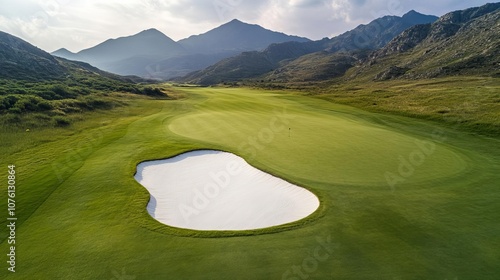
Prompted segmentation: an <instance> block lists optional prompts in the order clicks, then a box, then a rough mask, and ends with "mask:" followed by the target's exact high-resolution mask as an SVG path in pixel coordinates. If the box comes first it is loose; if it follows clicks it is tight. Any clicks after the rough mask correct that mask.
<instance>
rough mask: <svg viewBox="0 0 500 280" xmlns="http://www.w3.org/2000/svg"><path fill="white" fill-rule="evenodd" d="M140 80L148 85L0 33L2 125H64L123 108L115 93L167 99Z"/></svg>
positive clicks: (155, 88) (141, 80)
mask: <svg viewBox="0 0 500 280" xmlns="http://www.w3.org/2000/svg"><path fill="white" fill-rule="evenodd" d="M138 82H146V81H145V80H143V79H140V78H138V77H121V76H117V75H114V74H110V73H107V72H104V71H101V70H99V69H97V68H95V67H92V66H90V65H89V64H86V63H83V62H74V61H69V60H66V59H62V58H55V57H53V56H51V55H50V54H48V53H46V52H44V51H42V50H40V49H38V48H36V47H34V46H32V45H31V44H29V43H27V42H25V41H23V40H21V39H19V38H17V37H14V36H12V35H9V34H7V33H3V32H0V124H2V125H4V126H8V127H24V128H32V127H37V126H67V125H69V124H71V122H72V121H73V120H74V119H75V118H78V114H79V113H82V112H85V111H92V110H96V109H110V108H113V107H116V106H121V105H123V104H124V101H122V100H121V99H122V98H120V97H119V95H123V94H135V95H144V96H149V97H154V98H167V97H168V96H167V95H166V93H165V92H164V91H163V90H161V89H159V88H158V87H154V86H153V87H151V86H145V85H140V84H138Z"/></svg>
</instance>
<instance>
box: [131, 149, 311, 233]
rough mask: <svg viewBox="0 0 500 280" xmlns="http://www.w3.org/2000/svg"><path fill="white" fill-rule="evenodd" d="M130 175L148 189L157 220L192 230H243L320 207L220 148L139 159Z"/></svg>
mask: <svg viewBox="0 0 500 280" xmlns="http://www.w3.org/2000/svg"><path fill="white" fill-rule="evenodd" d="M135 179H136V180H137V181H138V182H139V183H140V184H142V185H143V186H144V187H146V189H147V190H148V191H149V193H150V194H151V199H150V201H149V203H148V206H147V210H148V212H149V214H150V215H151V216H152V217H154V218H155V219H156V220H158V221H160V222H161V223H164V224H167V225H170V226H174V227H180V228H187V229H195V230H246V229H258V228H266V227H270V226H276V225H281V224H286V223H290V222H293V221H297V220H300V219H302V218H304V217H306V216H308V215H310V214H311V213H313V212H314V211H315V210H316V209H317V208H318V207H319V200H318V198H317V197H316V196H315V195H314V194H312V193H311V192H309V191H308V190H306V189H304V188H301V187H298V186H295V185H292V184H290V183H288V182H286V181H284V180H282V179H279V178H277V177H274V176H272V175H270V174H267V173H265V172H262V171H260V170H258V169H256V168H254V167H252V166H251V165H249V164H248V163H247V162H246V161H245V160H244V159H242V158H240V157H238V156H236V155H234V154H231V153H226V152H220V151H208V150H204V151H194V152H189V153H185V154H181V155H179V156H176V157H173V158H170V159H166V160H157V161H149V162H143V163H141V164H139V165H138V166H137V173H136V175H135Z"/></svg>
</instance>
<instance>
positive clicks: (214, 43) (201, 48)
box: [178, 19, 310, 54]
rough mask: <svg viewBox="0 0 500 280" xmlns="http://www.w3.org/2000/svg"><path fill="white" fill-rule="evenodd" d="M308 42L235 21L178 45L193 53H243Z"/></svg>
mask: <svg viewBox="0 0 500 280" xmlns="http://www.w3.org/2000/svg"><path fill="white" fill-rule="evenodd" d="M290 41H295V42H308V41H310V40H309V39H307V38H303V37H298V36H290V35H286V34H284V33H280V32H275V31H271V30H268V29H265V28H263V27H261V26H259V25H256V24H248V23H244V22H241V21H239V20H237V19H234V20H232V21H230V22H228V23H226V24H223V25H221V26H219V27H217V28H215V29H212V30H210V31H208V32H206V33H204V34H201V35H193V36H191V37H189V38H186V39H183V40H180V41H179V42H178V43H179V44H181V45H182V46H183V47H184V48H186V49H187V50H189V51H190V52H192V53H197V54H198V53H199V54H212V53H223V52H229V53H235V52H237V53H241V52H244V51H257V50H263V49H264V48H266V47H267V46H269V45H270V44H273V43H283V42H290Z"/></svg>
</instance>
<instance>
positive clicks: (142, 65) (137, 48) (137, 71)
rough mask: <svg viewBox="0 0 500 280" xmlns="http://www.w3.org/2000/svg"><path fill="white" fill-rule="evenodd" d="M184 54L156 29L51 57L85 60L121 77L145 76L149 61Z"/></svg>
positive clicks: (175, 44) (182, 49)
mask: <svg viewBox="0 0 500 280" xmlns="http://www.w3.org/2000/svg"><path fill="white" fill-rule="evenodd" d="M185 53H186V51H185V50H184V48H183V47H182V46H180V45H179V44H177V43H176V42H175V41H173V40H172V39H170V38H169V37H167V36H166V35H165V34H163V33H161V32H160V31H158V30H156V29H148V30H144V31H142V32H139V33H137V34H135V35H132V36H127V37H120V38H117V39H109V40H106V41H105V42H103V43H101V44H98V45H97V46H94V47H92V48H88V49H85V50H82V51H80V52H78V53H76V54H73V53H71V52H69V51H67V50H66V49H60V50H58V51H56V52H54V53H52V54H53V55H56V56H59V57H63V58H66V59H71V60H79V61H84V62H87V63H90V64H92V65H94V66H96V67H98V68H101V69H103V70H106V71H110V72H113V73H116V74H120V75H143V76H144V75H145V73H147V71H146V67H147V66H148V65H149V64H151V63H152V62H154V61H158V60H162V59H165V58H168V57H173V56H177V55H182V54H185ZM130 61H133V62H134V63H130Z"/></svg>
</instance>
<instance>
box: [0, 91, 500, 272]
mask: <svg viewBox="0 0 500 280" xmlns="http://www.w3.org/2000/svg"><path fill="white" fill-rule="evenodd" d="M182 90H183V91H185V95H186V96H187V98H186V99H183V100H146V99H140V98H138V99H136V100H134V102H131V103H130V106H126V107H123V108H117V109H114V110H110V111H98V112H94V113H92V114H89V113H84V114H82V120H81V121H79V122H76V123H75V124H73V125H72V126H69V127H64V128H51V129H48V128H46V129H39V130H37V129H35V130H31V131H29V132H26V131H25V130H20V129H10V130H9V128H6V127H3V128H2V130H3V131H2V132H1V133H0V139H1V140H2V143H5V144H4V145H3V146H2V147H1V150H0V151H1V153H2V155H6V156H4V157H2V159H1V160H0V162H1V164H0V166H4V167H5V168H6V166H7V164H15V165H16V166H17V172H18V173H17V176H18V182H17V185H18V196H17V199H18V218H19V220H18V228H17V235H18V242H19V244H18V251H17V254H18V259H17V261H18V266H17V270H18V272H16V274H11V273H7V270H6V268H5V264H4V269H2V271H0V277H1V278H2V279H32V278H33V275H36V278H37V279H120V277H121V278H125V277H129V278H130V277H135V279H165V278H169V279H170V278H172V279H295V278H297V279H301V278H304V277H306V276H307V277H308V278H310V279H332V278H333V279H455V278H457V279H496V277H497V276H498V274H500V266H499V264H498V259H499V258H500V253H499V251H498V250H497V248H498V244H499V242H500V239H499V237H498V236H499V235H498V233H499V232H500V226H499V224H498V220H499V218H500V214H499V213H500V211H499V210H500V209H499V205H500V203H499V202H500V195H499V191H498V184H497V182H498V181H499V180H500V175H499V174H498V169H499V167H500V150H499V148H498V147H500V145H499V144H500V143H499V142H500V141H499V140H498V138H495V139H493V138H486V137H482V136H478V135H471V134H468V133H462V132H460V131H459V130H455V129H451V128H449V127H448V125H445V126H441V125H437V124H436V123H434V122H428V121H423V120H415V119H410V118H407V117H403V116H395V115H387V114H378V113H369V112H366V111H362V110H358V109H354V108H352V107H348V106H341V105H335V104H332V103H331V102H326V101H324V100H320V99H316V98H311V97H305V96H301V93H290V92H278V91H277V92H270V91H257V90H248V89H211V90H208V89H196V88H184V89H182ZM365 91H366V89H365ZM283 109H286V111H285V112H286V114H287V115H285V116H288V118H289V119H290V125H289V126H288V127H286V126H285V129H279V128H280V124H284V123H280V122H278V121H275V122H274V125H273V121H272V120H273V119H274V118H275V117H276V114H278V115H279V113H282V112H283ZM276 110H277V111H276ZM277 112H278V113H277ZM288 128H291V130H290V131H287V130H288ZM269 130H270V131H271V132H272V133H273V134H274V136H273V137H270V136H269V135H271V134H270V133H269ZM266 133H267V134H268V135H267V136H268V138H265V134H266ZM289 133H290V134H289ZM261 138H262V139H267V140H265V141H264V140H262V139H261ZM271 138H273V139H272V140H270V139H271ZM256 139H257V140H256ZM259 139H260V140H259ZM415 140H427V141H433V143H434V144H435V145H436V148H435V152H433V153H432V154H430V155H428V156H425V159H424V162H422V163H421V164H419V165H418V166H417V165H414V166H413V167H414V171H413V172H411V173H412V174H410V175H408V174H407V175H408V176H407V177H406V176H405V178H404V180H403V181H401V182H398V183H397V184H396V185H394V186H392V187H391V186H389V185H388V184H387V182H386V181H385V178H384V176H381V173H382V174H385V172H391V173H393V174H396V175H397V174H398V173H399V171H398V169H399V165H400V159H399V157H400V156H401V157H403V158H410V157H412V154H414V153H417V151H418V149H416V148H415V147H413V146H412V143H413V142H414V141H415ZM255 141H258V142H257V144H258V145H260V146H261V147H255V145H253V144H252V143H255ZM247 144H248V145H247ZM202 148H206V149H223V150H228V151H232V152H235V153H238V154H239V155H241V156H243V157H244V158H245V159H246V160H247V161H248V162H249V163H250V164H252V165H254V166H256V167H258V168H260V169H263V170H265V171H268V172H271V173H273V174H275V175H278V176H280V177H283V178H284V179H287V180H289V181H293V182H294V183H297V184H299V185H302V186H305V187H307V188H309V189H311V190H312V191H314V192H315V193H317V194H319V195H320V198H321V200H322V206H323V207H324V209H322V213H321V215H319V216H317V217H316V218H315V219H313V220H311V221H309V222H308V223H307V224H301V223H299V224H297V226H296V227H292V228H288V229H284V230H283V229H281V230H277V231H269V230H268V231H265V230H264V231H262V232H253V233H251V235H250V236H233V237H227V234H219V233H217V232H212V233H208V234H205V235H203V234H202V235H201V236H200V237H198V238H194V237H189V236H188V235H189V234H186V233H189V232H193V231H186V230H176V229H172V228H169V227H167V226H164V225H161V224H159V223H158V222H156V221H155V220H154V219H152V218H151V217H149V216H148V214H147V212H146V208H145V207H146V203H147V200H148V194H147V192H146V191H145V189H144V188H142V187H141V186H140V185H139V184H138V183H136V182H135V180H134V178H133V174H134V172H135V166H136V164H137V163H138V162H140V161H143V160H149V159H158V158H166V157H170V156H174V155H176V154H179V153H182V152H185V151H188V150H193V149H202ZM409 160H410V159H409ZM6 171H7V169H6V170H5V172H6ZM345 174H349V176H346V175H345ZM400 176H402V175H400ZM4 201H5V199H2V202H1V203H0V207H2V208H3V209H6V205H5V202H4ZM259 233H270V234H259ZM1 234H2V235H1V236H0V237H1V240H4V238H5V236H6V235H5V231H2V232H1ZM217 236H219V238H216V237H217ZM204 237H211V238H204ZM326 240H330V241H331V242H330V244H329V245H326V246H323V247H321V244H324V243H328V242H326ZM321 242H322V243H321ZM317 248H319V249H317ZM322 248H323V249H322ZM318 250H319V251H318ZM0 252H7V244H6V242H5V241H3V242H2V243H1V244H0ZM315 252H318V253H319V254H320V255H321V257H322V260H316V262H314V256H315ZM311 260H313V261H312V262H311ZM303 264H304V266H305V267H306V268H307V269H306V270H304V268H302V265H303ZM314 264H316V265H314ZM295 266H298V267H300V270H301V272H302V273H303V275H302V276H299V275H298V274H294V273H293V267H295ZM288 271H290V272H291V274H288V276H287V274H286V273H287V272H288ZM293 277H295V278H293ZM126 279H128V278H126Z"/></svg>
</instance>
